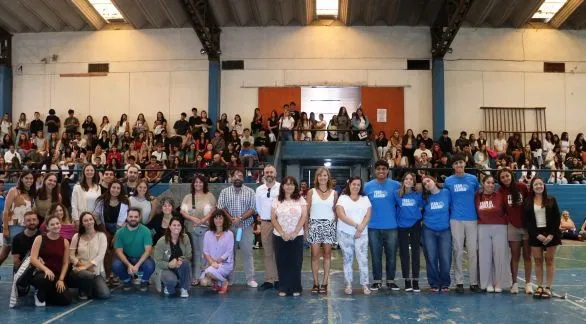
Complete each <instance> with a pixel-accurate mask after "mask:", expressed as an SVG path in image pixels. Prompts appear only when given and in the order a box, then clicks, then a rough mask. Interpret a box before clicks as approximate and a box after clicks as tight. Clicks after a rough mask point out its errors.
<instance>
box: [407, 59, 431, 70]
mask: <svg viewBox="0 0 586 324" xmlns="http://www.w3.org/2000/svg"><path fill="white" fill-rule="evenodd" d="M430 68H431V67H430V63H429V60H407V70H429V69H430Z"/></svg>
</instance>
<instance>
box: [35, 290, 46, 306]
mask: <svg viewBox="0 0 586 324" xmlns="http://www.w3.org/2000/svg"><path fill="white" fill-rule="evenodd" d="M46 305H47V303H46V302H41V301H40V300H39V298H38V297H37V294H36V293H35V306H37V307H45V306H46Z"/></svg>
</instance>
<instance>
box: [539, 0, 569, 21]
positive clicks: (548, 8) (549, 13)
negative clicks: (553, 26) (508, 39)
mask: <svg viewBox="0 0 586 324" xmlns="http://www.w3.org/2000/svg"><path fill="white" fill-rule="evenodd" d="M566 2H568V0H545V1H544V2H543V4H542V5H541V7H539V9H537V11H536V12H535V14H534V15H533V17H531V19H534V20H540V21H543V22H545V23H548V22H549V21H550V20H551V18H553V16H555V15H556V14H557V13H558V11H560V9H562V7H563V6H564V5H565V4H566Z"/></svg>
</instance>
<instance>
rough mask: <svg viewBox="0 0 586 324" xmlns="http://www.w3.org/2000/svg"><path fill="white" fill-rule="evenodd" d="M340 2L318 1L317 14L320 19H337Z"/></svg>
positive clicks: (330, 0)
mask: <svg viewBox="0 0 586 324" xmlns="http://www.w3.org/2000/svg"><path fill="white" fill-rule="evenodd" d="M339 5H340V3H339V0H316V1H315V14H316V15H317V17H318V18H331V17H334V18H337V17H338V7H339Z"/></svg>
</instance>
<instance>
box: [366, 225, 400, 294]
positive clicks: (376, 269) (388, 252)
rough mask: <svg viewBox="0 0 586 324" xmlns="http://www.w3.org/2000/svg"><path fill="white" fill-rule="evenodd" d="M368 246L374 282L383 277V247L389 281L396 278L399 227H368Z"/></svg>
mask: <svg viewBox="0 0 586 324" xmlns="http://www.w3.org/2000/svg"><path fill="white" fill-rule="evenodd" d="M368 246H369V247H370V259H371V260H372V261H371V262H372V278H373V283H381V279H382V277H383V249H384V250H385V258H386V271H387V282H390V281H392V280H395V271H396V266H397V265H396V264H397V229H374V228H369V229H368Z"/></svg>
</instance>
